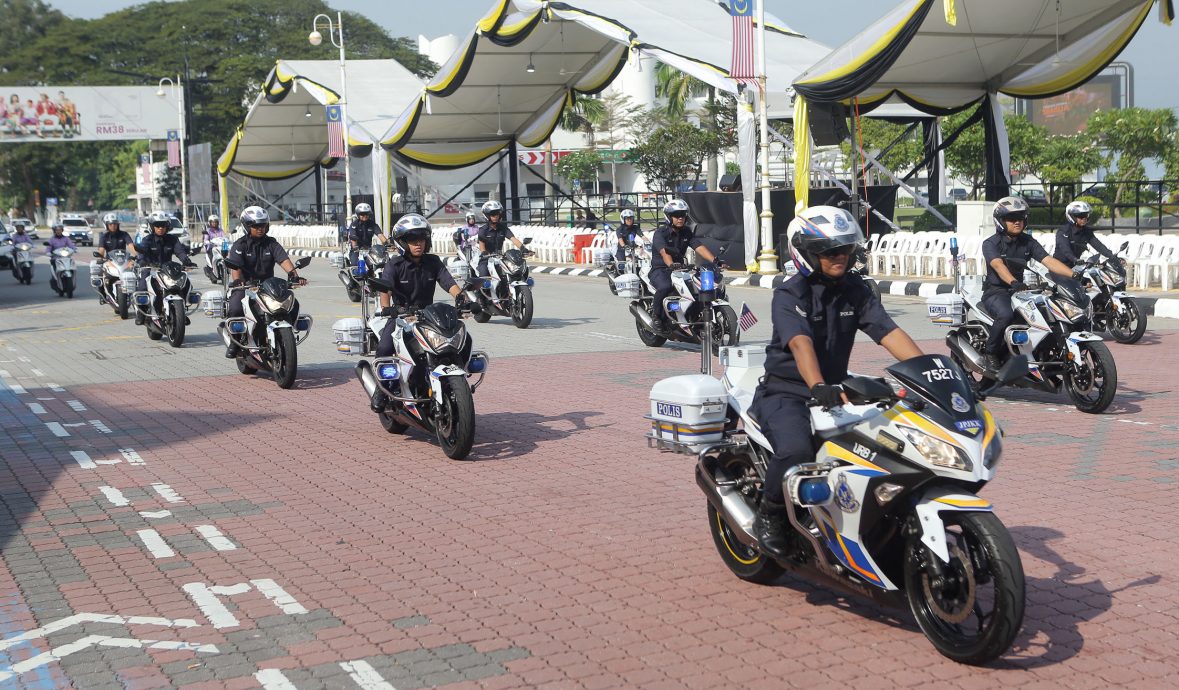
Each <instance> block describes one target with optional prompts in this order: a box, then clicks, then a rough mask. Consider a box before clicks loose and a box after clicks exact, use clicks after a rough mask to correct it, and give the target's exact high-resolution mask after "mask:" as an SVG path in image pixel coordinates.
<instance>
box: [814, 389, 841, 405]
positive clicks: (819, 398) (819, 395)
mask: <svg viewBox="0 0 1179 690" xmlns="http://www.w3.org/2000/svg"><path fill="white" fill-rule="evenodd" d="M811 397H812V398H814V399H815V401H816V402H818V403H819V405H821V406H822V407H823V408H824V409H826V408H829V407H838V406H840V405H842V404H843V386H840V385H838V384H836V385H833V386H832V385H828V384H826V383H816V384H815V385H813V386H811Z"/></svg>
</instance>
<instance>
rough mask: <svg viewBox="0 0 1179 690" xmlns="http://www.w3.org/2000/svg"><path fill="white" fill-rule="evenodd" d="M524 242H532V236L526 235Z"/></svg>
mask: <svg viewBox="0 0 1179 690" xmlns="http://www.w3.org/2000/svg"><path fill="white" fill-rule="evenodd" d="M524 244H532V238H531V237H525V238H524Z"/></svg>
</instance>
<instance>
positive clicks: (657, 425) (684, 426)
mask: <svg viewBox="0 0 1179 690" xmlns="http://www.w3.org/2000/svg"><path fill="white" fill-rule="evenodd" d="M650 398H651V414H650V415H649V416H648V417H647V418H648V419H650V420H651V433H650V435H649V436H648V437H647V438H648V439H650V441H649V442H650V443H651V445H654V446H658V447H660V448H666V449H668V450H674V451H678V452H681V453H692V454H695V453H698V452H699V451H700V450H701V449H703V448H704V447H705V446H708V445H711V444H713V443H718V442H720V440H721V439H722V438H723V437H724V429H725V408H726V407H727V405H728V403H727V402H726V401H727V400H728V398H727V396H726V394H725V388H724V385H723V384H722V383H721V382H720V381H719V380H718V379H715V378H713V377H711V376H705V375H703V374H689V375H687V376H673V377H671V378H668V379H663V380H662V381H660V382H658V383H656V384H655V385H654V386H652V387H651V395H650Z"/></svg>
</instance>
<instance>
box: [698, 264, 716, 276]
mask: <svg viewBox="0 0 1179 690" xmlns="http://www.w3.org/2000/svg"><path fill="white" fill-rule="evenodd" d="M700 270H702V271H712V272H713V273H716V264H715V263H713V262H711V261H704V262H701V263H700Z"/></svg>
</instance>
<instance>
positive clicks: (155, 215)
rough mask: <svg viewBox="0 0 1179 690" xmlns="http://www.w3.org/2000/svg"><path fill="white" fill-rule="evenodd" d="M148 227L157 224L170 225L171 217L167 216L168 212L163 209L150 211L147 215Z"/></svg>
mask: <svg viewBox="0 0 1179 690" xmlns="http://www.w3.org/2000/svg"><path fill="white" fill-rule="evenodd" d="M147 225H148V227H151V228H154V227H155V226H157V225H166V226H168V227H169V228H171V227H172V219H170V218H168V214H167V213H164V212H163V211H152V212H151V215H150V216H148V217H147Z"/></svg>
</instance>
